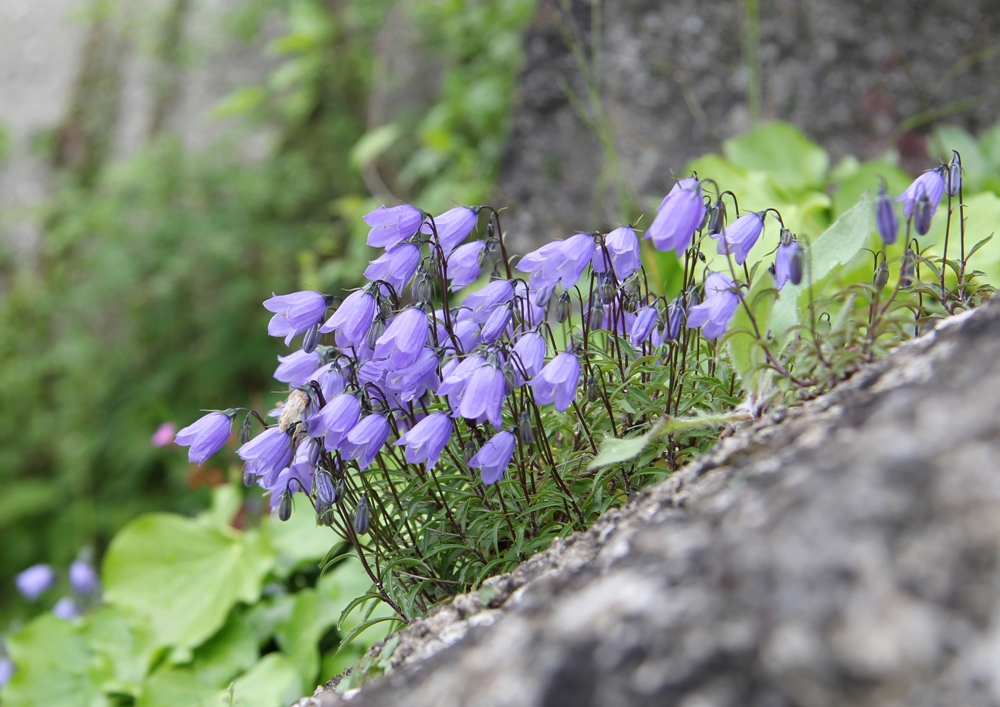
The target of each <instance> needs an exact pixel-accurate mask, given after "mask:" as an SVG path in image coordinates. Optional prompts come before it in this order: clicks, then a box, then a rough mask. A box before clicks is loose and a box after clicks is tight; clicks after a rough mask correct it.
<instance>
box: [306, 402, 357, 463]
mask: <svg viewBox="0 0 1000 707" xmlns="http://www.w3.org/2000/svg"><path fill="white" fill-rule="evenodd" d="M359 419H361V403H360V402H359V401H358V399H357V398H356V397H355V396H354V395H352V394H351V393H343V394H341V395H338V396H336V397H335V398H333V399H332V400H330V401H329V402H328V403H327V404H326V405H324V406H323V409H322V410H320V411H319V412H318V413H317V414H316V415H315V416H313V418H312V419H311V420H310V421H309V434H310V435H311V436H313V437H318V436H319V435H320V434H321V433H322V434H323V435H324V444H325V445H326V451H328V452H332V451H334V450H336V449H339V448H340V445H341V443H342V442H343V440H344V438H345V437H346V436H347V433H348V432H350V431H351V430H352V429H353V428H354V426H355V425H356V424H358V420H359Z"/></svg>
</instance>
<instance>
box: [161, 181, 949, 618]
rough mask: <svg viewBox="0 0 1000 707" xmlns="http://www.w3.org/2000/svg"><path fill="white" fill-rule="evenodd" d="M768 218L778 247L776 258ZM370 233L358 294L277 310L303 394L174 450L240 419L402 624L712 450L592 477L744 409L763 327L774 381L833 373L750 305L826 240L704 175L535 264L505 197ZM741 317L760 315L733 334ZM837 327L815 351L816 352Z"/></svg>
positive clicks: (282, 486)
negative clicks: (500, 208) (650, 439)
mask: <svg viewBox="0 0 1000 707" xmlns="http://www.w3.org/2000/svg"><path fill="white" fill-rule="evenodd" d="M960 177H961V169H960V163H958V164H957V165H955V166H952V167H950V168H945V169H938V170H932V171H930V172H928V173H925V175H922V176H921V177H920V178H919V179H918V180H917V181H916V182H915V183H914V186H913V187H911V188H910V189H908V190H907V191H906V192H905V193H904V194H903V195H902V196H901V197H899V198H898V199H897V200H896V201H893V200H892V197H891V196H890V195H889V194H888V192H887V191H886V190H885V188H884V187H883V190H882V191H881V192H880V194H879V196H878V199H877V201H876V209H877V219H876V221H877V224H878V233H880V234H881V236H882V238H883V239H884V241H885V243H886V246H887V247H888V246H891V245H892V244H893V242H894V241H895V238H896V233H897V230H898V226H897V220H896V214H895V205H896V203H898V202H902V211H903V216H904V218H905V219H907V224H908V225H907V229H908V232H909V229H910V228H911V226H912V228H913V229H914V230H915V231H916V232H917V233H922V232H926V231H927V221H928V220H929V219H930V218H932V217H933V216H934V212H935V210H936V209H937V208H938V202H939V201H940V200H941V198H942V194H944V193H945V192H947V193H948V194H949V199H950V198H951V194H952V192H955V193H959V192H960V184H957V182H959V181H960ZM949 204H950V202H949ZM949 208H950V205H949ZM772 221H773V222H774V225H775V226H777V228H778V229H779V233H780V236H779V239H778V245H777V247H776V248H775V249H773V250H771V251H770V252H762V249H761V246H760V243H762V242H766V240H767V239H766V238H765V236H766V229H767V228H768V226H769V224H772ZM365 222H366V223H367V224H368V226H370V229H371V230H370V232H369V235H368V245H370V246H371V247H372V248H373V249H374V252H373V254H372V258H371V262H370V265H369V267H368V268H367V269H366V270H365V273H364V276H365V281H364V282H363V283H361V284H360V286H359V287H357V288H356V289H354V290H352V291H349V292H336V293H322V292H316V291H303V292H293V293H287V294H281V295H273V296H272V297H271V298H270V299H268V300H267V301H265V303H264V306H265V307H266V308H267V309H268V310H269V311H271V312H273V314H274V316H273V318H272V320H271V323H270V324H269V327H268V333H269V334H271V335H272V336H276V337H280V338H282V339H283V341H284V342H285V344H286V345H288V346H289V351H288V352H287V354H284V355H281V356H279V357H278V362H277V363H278V365H277V366H276V370H275V374H274V377H275V380H276V381H278V382H279V383H282V384H285V385H286V386H287V392H285V393H284V394H283V396H282V398H283V399H282V400H281V401H280V403H279V404H278V405H277V407H276V408H275V409H274V410H272V411H271V412H270V413H268V414H267V415H260V414H258V413H256V412H253V411H251V412H245V411H241V410H236V409H232V410H226V411H220V412H210V413H208V414H207V415H205V417H203V418H202V419H200V420H198V421H197V422H195V423H193V424H191V425H189V426H188V427H186V428H184V429H183V430H181V431H180V433H178V436H177V442H178V444H182V445H187V446H189V447H190V455H189V458H190V460H191V461H192V462H197V463H202V462H204V461H205V460H206V459H207V458H208V457H209V456H211V455H212V454H214V453H215V452H217V451H219V449H221V448H222V446H224V445H225V443H226V441H227V440H228V439H229V436H230V431H231V426H232V424H233V421H234V420H235V418H236V417H237V416H238V415H244V419H243V421H242V423H241V425H240V436H241V440H240V442H241V446H240V447H239V449H238V450H237V456H238V457H239V458H240V459H241V460H242V461H243V463H244V472H243V479H244V482H245V483H246V484H247V485H248V486H251V487H258V488H260V489H261V490H262V492H263V493H264V494H265V495H266V496H267V498H268V500H269V505H270V508H271V509H272V512H273V513H274V514H275V515H276V517H277V518H278V519H282V520H283V519H287V518H288V517H290V515H291V514H293V513H307V514H310V515H312V516H313V517H315V518H316V521H317V523H319V524H321V525H325V526H329V527H330V528H331V529H332V531H333V533H334V534H335V535H336V536H337V537H339V538H340V539H341V541H344V542H347V543H349V544H350V545H352V546H353V547H354V549H355V551H356V552H357V553H358V555H359V557H360V558H361V560H362V563H363V564H364V566H365V569H366V571H367V572H368V574H369V576H370V578H371V581H372V586H373V591H372V596H373V597H374V596H377V597H378V598H380V599H381V600H383V601H385V602H386V603H388V604H389V605H390V606H392V608H393V609H394V610H395V611H396V612H397V613H398V614H399V616H400V617H402V618H404V619H408V618H409V617H411V616H413V615H415V614H418V613H420V612H422V611H424V610H425V609H427V608H428V607H429V606H431V605H432V604H433V603H435V602H437V601H439V600H440V599H441V598H442V597H443V596H446V595H448V594H450V593H453V592H456V591H460V590H462V589H463V588H467V587H471V586H474V585H476V584H477V583H479V582H481V581H482V580H483V579H485V578H486V577H488V576H490V575H491V574H495V573H497V572H501V571H505V570H509V569H511V568H512V567H513V566H514V565H515V564H516V563H517V562H519V561H522V560H524V559H525V558H526V557H528V556H530V555H531V554H533V553H534V552H536V551H538V550H539V549H543V548H544V547H546V546H547V545H548V544H549V543H550V542H551V540H552V539H553V538H554V537H556V536H558V535H561V534H565V533H567V532H570V531H572V530H574V529H581V528H584V527H586V526H587V525H588V524H589V523H590V522H592V521H593V520H594V519H595V518H596V517H597V516H598V515H599V514H600V513H602V512H603V511H605V510H607V509H608V508H610V507H612V506H614V505H616V504H620V503H622V502H624V501H625V500H626V499H627V498H628V497H629V495H631V494H632V493H634V492H635V491H636V490H637V489H638V488H639V487H641V486H643V485H645V484H648V483H651V482H653V481H655V480H657V479H661V478H663V477H664V476H666V475H667V474H669V473H670V472H671V471H672V470H674V469H676V468H678V467H679V466H680V465H681V464H683V463H684V462H685V461H687V460H688V459H690V458H691V457H693V456H694V455H695V454H697V453H698V452H699V451H700V450H703V449H705V448H706V447H707V446H708V445H709V444H711V443H712V441H713V439H714V434H715V432H714V431H713V430H704V429H702V430H695V431H682V432H677V433H672V434H670V435H669V436H667V437H664V439H663V440H662V442H661V443H660V444H659V445H654V446H652V447H650V449H649V451H647V452H644V455H642V456H639V457H638V458H637V459H636V460H635V461H634V462H630V463H626V464H618V465H616V466H608V467H606V468H601V469H600V470H597V471H591V470H588V464H589V462H590V461H591V460H593V459H594V457H595V456H596V455H597V454H598V448H599V446H600V444H601V442H602V441H603V440H604V439H605V438H606V437H619V438H620V437H627V436H634V435H637V434H642V433H644V432H646V431H649V430H650V429H651V428H652V427H653V426H654V425H656V424H658V423H659V421H660V420H662V419H663V418H664V417H665V416H666V417H682V416H684V415H689V414H692V413H693V412H701V411H705V410H709V411H713V410H714V411H720V410H721V411H725V410H731V409H733V408H734V407H735V406H736V405H737V404H738V403H739V402H740V401H741V400H742V399H743V397H744V396H745V395H746V394H747V392H748V391H744V390H742V389H741V381H740V380H739V379H738V378H737V376H736V374H735V370H734V368H733V366H732V365H730V363H729V362H728V360H727V357H726V354H725V351H726V349H725V345H726V342H727V341H728V340H729V339H730V338H732V337H736V336H753V337H755V338H756V340H757V345H758V346H759V348H760V350H761V351H762V352H763V354H762V356H761V360H762V361H763V365H764V366H765V367H767V368H768V369H770V371H771V373H772V374H775V375H777V376H780V377H784V379H785V380H788V381H792V384H793V385H797V386H801V387H803V388H809V389H810V390H812V389H813V388H814V387H815V385H816V384H817V383H816V381H817V380H818V377H817V375H818V374H815V371H816V370H819V369H820V368H822V367H823V366H826V367H827V368H828V369H830V370H833V369H834V368H835V365H836V362H835V361H834V362H831V359H830V358H829V357H825V356H826V354H825V353H824V350H823V349H822V347H820V346H818V345H816V346H812V348H809V347H808V346H805V345H799V346H798V347H795V346H793V347H792V354H791V355H789V354H786V352H784V351H783V350H782V349H780V348H778V347H777V346H776V345H775V343H774V342H773V341H771V339H770V338H769V336H768V334H767V332H766V331H760V330H759V329H760V328H759V327H758V325H757V322H756V321H755V319H754V309H753V305H752V304H751V303H748V301H747V297H748V293H749V292H750V290H751V287H753V286H754V285H755V284H756V282H757V280H759V279H761V278H766V284H767V286H766V287H765V290H768V291H767V292H765V295H766V296H771V297H782V296H785V292H786V289H787V288H788V287H789V285H791V286H796V287H801V286H802V285H804V284H808V279H809V272H810V267H809V265H810V262H811V261H810V247H809V240H808V238H802V237H799V236H798V235H797V234H795V233H793V232H792V231H791V230H789V229H788V228H786V227H785V224H784V222H783V221H782V217H781V214H780V213H778V212H777V211H776V210H774V209H771V208H764V209H763V210H760V211H751V210H743V209H741V208H740V206H739V204H738V202H737V201H736V198H735V196H734V195H732V194H731V193H730V192H726V191H722V190H720V189H719V187H718V186H717V185H716V184H715V183H714V182H713V181H712V180H708V179H700V178H699V177H697V176H696V175H691V176H690V177H685V178H683V179H681V180H679V181H678V182H677V184H676V185H675V186H674V187H673V189H671V190H670V192H669V193H668V194H667V195H666V196H665V197H664V199H663V201H662V203H661V204H660V206H659V208H658V209H657V210H656V212H655V214H653V216H652V220H651V221H650V222H649V225H648V227H647V228H646V229H645V230H644V231H643V230H642V229H640V228H639V227H638V226H637V225H636V224H626V225H619V226H616V227H613V228H609V229H607V231H606V232H605V231H595V232H587V233H583V232H581V233H572V232H571V233H568V234H566V236H565V237H564V238H560V239H556V240H553V241H551V242H548V243H545V244H544V245H542V246H541V247H539V248H537V249H535V250H534V251H532V252H528V253H525V254H523V255H514V254H511V253H509V252H508V249H507V245H506V243H505V242H504V236H503V230H502V227H501V217H500V214H499V213H498V212H497V211H496V210H494V209H493V208H491V207H489V206H456V207H453V208H451V209H449V210H447V211H445V212H444V213H440V214H431V213H427V212H425V211H422V210H420V209H419V208H418V207H416V206H412V205H407V204H403V205H394V206H393V205H386V206H382V207H380V208H379V209H376V210H375V211H373V212H371V213H370V214H368V215H367V216H365ZM643 241H645V242H647V243H648V244H649V245H646V246H643V245H642V244H643ZM772 242H773V241H772ZM963 242H964V241H963ZM642 247H646V248H652V249H655V250H658V251H660V252H662V253H667V254H670V253H672V254H673V255H669V256H668V257H671V258H673V257H676V258H677V259H678V263H679V269H680V270H681V272H682V276H681V278H680V281H679V282H675V283H673V284H672V286H671V290H670V291H665V292H657V291H654V290H653V289H652V288H651V286H650V282H649V278H648V277H647V272H646V269H645V266H644V263H643V259H642V256H641V248H642ZM963 247H964V246H963ZM887 257H888V256H887V255H886V254H885V253H884V252H881V253H880V255H879V256H878V258H877V262H876V266H878V268H881V270H880V271H885V270H887V267H888V266H887V265H886V263H887ZM908 262H909V263H910V267H913V266H916V265H918V263H919V259H918V258H917V257H916V256H913V257H910V260H909V261H908ZM759 264H763V265H764V266H765V268H764V269H767V270H769V271H770V276H768V275H767V274H765V273H763V272H761V273H759V274H758V273H757V269H758V268H757V265H759ZM751 265H752V266H753V267H751ZM878 268H877V269H878ZM899 279H900V280H902V278H899ZM875 282H876V283H877V282H878V279H877V278H876V280H875ZM881 284H882V286H885V284H886V283H885V281H882V283H881ZM793 289H794V287H793ZM875 289H876V288H875V287H874V286H869V287H868V290H866V292H868V293H869V295H870V297H869V299H870V300H871V297H872V296H871V293H872V292H874V291H875ZM758 296H759V295H758ZM792 296H796V295H794V294H793V295H792ZM872 301H873V300H872ZM810 302H811V304H815V303H812V301H811V300H810ZM878 307H879V305H878V303H875V304H873V305H872V312H873V314H872V315H871V322H872V323H873V324H872V326H875V325H881V322H882V319H881V318H880V317H881V315H880V314H879V311H880V310H879V309H878ZM738 311H744V312H746V314H747V318H748V319H749V321H750V324H749V325H743V329H742V330H738V331H737V330H734V327H733V321H734V318H735V316H736V314H737V312H738ZM822 321H825V320H821V319H819V318H818V317H817V318H814V325H813V329H812V332H811V336H812V339H810V334H809V333H802V334H799V337H800V339H801V340H802V341H804V342H808V341H811V340H813V339H815V337H816V329H817V327H818V326H820V324H817V323H816V322H820V323H821V322H822ZM870 329H871V327H870ZM877 340H878V337H877V336H876V337H874V338H873V339H872V341H873V342H875V341H877ZM869 348H871V347H869ZM803 351H811V353H810V354H809V355H811V356H812V357H813V360H811V361H809V360H806V358H804V356H805V354H803V353H802V352H803ZM796 357H798V358H796ZM796 366H799V368H796ZM810 366H811V367H810ZM834 377H835V376H833V375H831V376H829V378H831V379H832V378H834ZM810 386H812V387H810ZM255 426H257V427H259V428H260V429H258V430H257V431H256V434H252V428H253V427H255ZM333 542H334V540H333V539H332V540H331V544H333Z"/></svg>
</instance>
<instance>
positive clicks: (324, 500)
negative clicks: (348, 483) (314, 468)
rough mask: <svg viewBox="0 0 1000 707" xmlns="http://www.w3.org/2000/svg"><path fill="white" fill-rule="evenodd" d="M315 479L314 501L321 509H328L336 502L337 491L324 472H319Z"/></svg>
mask: <svg viewBox="0 0 1000 707" xmlns="http://www.w3.org/2000/svg"><path fill="white" fill-rule="evenodd" d="M315 479H316V482H315V483H316V501H317V503H318V504H319V506H320V507H321V508H329V507H330V506H332V505H333V504H334V503H336V502H337V489H336V488H335V487H334V485H333V478H332V477H331V476H330V474H329V473H328V472H326V471H321V472H319V473H318V474H316V476H315Z"/></svg>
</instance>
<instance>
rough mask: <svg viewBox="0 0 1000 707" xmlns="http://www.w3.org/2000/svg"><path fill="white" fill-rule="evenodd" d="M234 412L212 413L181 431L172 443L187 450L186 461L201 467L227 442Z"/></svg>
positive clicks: (234, 415)
mask: <svg viewBox="0 0 1000 707" xmlns="http://www.w3.org/2000/svg"><path fill="white" fill-rule="evenodd" d="M234 417H236V410H232V409H231V410H226V411H225V412H219V411H214V412H210V413H208V414H207V415H205V416H204V417H201V418H199V419H198V420H196V421H195V422H192V423H191V424H190V425H188V426H187V427H185V428H184V429H182V430H181V431H179V432H178V433H177V436H176V437H174V443H175V444H179V445H181V446H182V447H190V449H188V461H189V462H197V463H198V465H199V466H201V465H202V464H203V463H204V462H205V460H206V459H208V458H209V457H210V456H212V455H213V454H215V453H216V452H217V451H219V450H220V449H222V448H223V447H224V446H225V445H226V442H228V441H229V435H230V434H231V432H232V428H233V418H234Z"/></svg>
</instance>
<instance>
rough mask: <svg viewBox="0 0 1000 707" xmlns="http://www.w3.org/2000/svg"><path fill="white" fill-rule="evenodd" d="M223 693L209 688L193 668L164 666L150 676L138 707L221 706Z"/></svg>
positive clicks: (215, 688) (138, 701) (214, 688)
mask: <svg viewBox="0 0 1000 707" xmlns="http://www.w3.org/2000/svg"><path fill="white" fill-rule="evenodd" d="M221 693H222V691H221V690H220V689H219V688H218V687H212V686H211V685H206V684H205V683H204V682H202V681H201V680H199V679H198V677H197V676H196V675H195V673H194V671H192V670H191V668H176V667H164V668H161V669H160V670H157V671H156V672H155V673H153V674H152V675H150V676H149V679H147V680H146V682H145V684H144V685H143V690H142V695H141V696H140V697H139V699H138V700H137V701H136V703H135V704H136V707H178V706H179V705H190V706H191V707H219V706H220V705H222V704H224V702H222V699H221Z"/></svg>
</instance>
